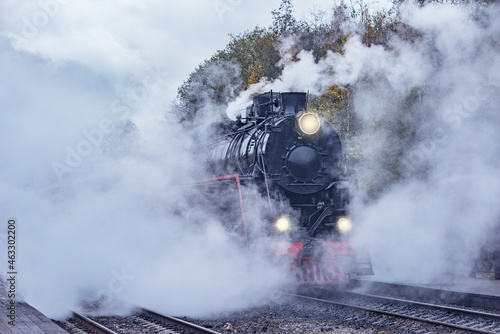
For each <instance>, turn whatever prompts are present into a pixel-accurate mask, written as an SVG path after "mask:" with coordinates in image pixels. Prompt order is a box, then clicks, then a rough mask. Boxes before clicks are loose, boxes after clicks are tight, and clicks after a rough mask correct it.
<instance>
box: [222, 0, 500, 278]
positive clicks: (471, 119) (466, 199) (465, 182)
mask: <svg viewBox="0 0 500 334" xmlns="http://www.w3.org/2000/svg"><path fill="white" fill-rule="evenodd" d="M400 10H401V13H400V20H401V22H400V23H399V27H401V29H403V30H402V31H400V33H401V32H402V33H401V34H399V35H398V34H394V36H392V37H391V38H390V39H389V41H388V45H387V47H384V46H380V45H372V46H371V47H367V46H366V45H364V44H363V43H362V42H361V36H360V35H359V34H358V33H356V32H355V31H354V32H351V33H352V35H351V36H350V38H349V39H348V41H347V42H346V44H345V46H344V53H343V54H339V53H331V52H329V53H328V54H327V56H326V57H324V58H322V59H321V60H320V61H319V62H318V63H314V58H313V57H312V54H311V53H310V52H306V51H301V52H300V53H299V54H298V56H297V58H298V59H299V61H298V62H293V61H287V58H286V57H283V59H284V62H285V64H284V65H285V66H284V70H283V75H282V77H280V79H278V80H276V81H274V82H267V81H265V80H263V81H261V82H260V83H258V84H255V85H253V86H251V87H250V89H249V90H248V91H246V92H244V93H242V94H241V96H240V98H241V99H240V100H241V101H243V100H245V99H248V97H249V96H251V94H253V93H254V92H262V91H267V90H269V89H273V90H281V91H287V90H302V91H307V90H309V91H311V92H312V93H313V94H318V93H322V92H323V91H324V90H325V89H326V88H327V87H329V86H330V85H332V84H336V85H339V86H343V85H351V87H354V94H355V95H354V98H353V102H354V112H355V113H356V115H357V117H358V119H359V120H360V121H361V123H362V129H361V134H360V135H359V136H358V137H355V138H354V139H353V140H355V141H356V143H357V144H359V143H361V146H362V156H363V160H362V163H360V164H358V165H356V166H355V177H356V178H357V184H358V185H359V188H358V189H355V190H354V194H353V195H354V200H353V203H352V208H351V212H352V214H353V215H354V218H355V221H356V222H357V231H356V233H355V236H354V242H355V243H356V244H357V245H358V246H360V247H362V248H367V249H369V250H370V252H371V257H372V260H373V263H374V266H375V271H376V275H378V277H381V278H382V277H389V278H392V279H407V280H409V279H416V280H426V281H428V280H432V279H435V278H438V277H442V275H443V274H447V273H454V274H456V273H462V274H463V273H467V272H468V271H469V270H471V268H472V267H473V266H474V261H475V259H476V257H477V256H478V254H479V251H480V249H481V247H489V246H492V247H493V246H495V244H496V242H498V241H495V239H494V238H495V237H494V236H495V233H498V230H499V225H500V208H499V206H498V198H499V195H500V187H499V186H500V178H499V177H498V176H499V175H500V167H499V166H500V144H499V143H500V113H499V108H500V75H499V74H498V73H500V44H499V39H498V36H500V23H499V21H498V20H497V19H496V18H497V17H498V14H500V10H499V8H498V7H495V6H489V7H487V8H482V7H481V6H457V5H450V4H428V5H426V6H424V7H417V6H414V5H408V6H402V7H401V8H400ZM398 36H403V37H404V38H401V37H398ZM286 44H287V43H284V45H286ZM241 101H237V103H235V104H234V105H230V107H229V108H228V115H229V116H230V117H235V116H236V115H237V114H238V112H241V111H238V110H237V108H235V107H234V106H237V104H238V103H241ZM346 144H347V145H346V146H347V147H349V142H346ZM353 144H354V143H353ZM496 238H498V236H496ZM497 240H498V239H497Z"/></svg>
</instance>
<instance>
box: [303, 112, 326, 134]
mask: <svg viewBox="0 0 500 334" xmlns="http://www.w3.org/2000/svg"><path fill="white" fill-rule="evenodd" d="M298 123H299V128H300V131H302V132H303V133H305V134H306V135H313V134H315V133H316V132H318V130H319V128H320V125H321V122H320V120H319V117H318V115H316V114H311V113H305V114H303V115H302V116H300V118H299V122H298Z"/></svg>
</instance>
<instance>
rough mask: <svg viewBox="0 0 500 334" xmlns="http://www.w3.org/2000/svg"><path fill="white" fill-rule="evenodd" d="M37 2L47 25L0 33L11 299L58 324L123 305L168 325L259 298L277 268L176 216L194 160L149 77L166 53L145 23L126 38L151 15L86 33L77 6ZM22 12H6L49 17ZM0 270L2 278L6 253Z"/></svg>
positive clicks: (212, 222) (164, 91) (136, 11)
mask: <svg viewBox="0 0 500 334" xmlns="http://www.w3.org/2000/svg"><path fill="white" fill-rule="evenodd" d="M47 3H52V6H53V7H51V8H52V9H51V10H52V11H54V16H53V17H52V16H50V17H48V18H49V20H48V21H47V22H46V23H45V24H42V23H43V22H42V21H37V22H38V23H37V24H38V25H39V26H38V30H37V31H36V32H35V31H31V33H32V34H28V31H25V34H24V36H23V30H22V29H23V21H22V20H21V19H19V17H16V16H15V15H14V16H11V17H10V18H9V20H5V21H2V22H0V23H1V24H0V34H1V36H2V37H0V73H1V77H0V110H2V111H1V113H2V118H3V121H2V122H1V125H0V133H1V140H0V159H1V161H2V162H3V163H2V164H1V166H0V212H2V216H1V219H2V221H3V222H4V224H3V225H2V226H5V229H3V230H1V231H0V240H1V245H2V246H4V245H5V241H6V231H7V230H6V226H7V225H6V222H7V219H8V218H11V217H13V218H15V219H16V221H17V224H18V235H17V259H18V261H17V264H18V267H17V268H16V269H17V271H18V273H19V276H18V285H17V293H18V294H17V298H18V300H25V301H27V302H28V303H30V304H31V305H33V306H34V307H37V308H38V309H40V311H42V312H43V313H45V314H47V315H48V316H51V317H55V318H62V317H64V316H66V315H68V313H67V312H68V310H70V309H72V310H75V309H78V308H79V307H81V306H82V305H81V303H82V301H84V302H86V303H89V302H91V301H93V299H92V297H96V296H97V297H100V301H101V305H102V306H103V308H101V311H102V312H111V311H114V309H113V308H112V307H114V306H116V304H117V303H120V302H125V303H129V304H131V305H137V304H140V305H143V306H146V307H151V308H154V309H156V310H158V311H162V312H165V313H170V314H181V315H202V314H209V313H212V312H217V311H221V310H230V309H234V308H239V307H243V306H244V305H248V304H252V303H257V302H258V301H259V300H262V299H264V298H266V296H267V295H268V293H269V291H270V289H272V288H274V287H276V286H277V285H279V284H281V283H282V280H281V278H282V277H281V270H280V268H275V267H273V266H271V265H270V264H269V263H267V262H266V261H265V260H262V258H263V256H261V255H262V254H263V250H262V249H261V248H259V247H260V245H256V246H255V247H256V249H253V250H249V251H247V250H246V249H244V248H243V247H242V245H241V244H239V243H238V241H237V240H235V239H234V238H232V237H231V235H230V234H228V233H227V232H226V231H225V230H224V229H223V228H221V226H220V221H219V220H218V219H217V217H211V216H210V215H207V214H206V213H205V212H203V211H201V210H200V208H197V207H193V206H190V205H188V201H187V200H188V199H189V192H190V191H192V188H190V186H186V184H192V182H193V181H194V179H195V176H196V177H197V176H199V172H200V168H201V167H200V158H201V155H202V154H203V153H204V152H203V150H204V149H206V148H205V147H201V148H200V142H197V141H196V142H194V141H193V140H192V139H191V138H190V137H189V136H188V135H187V134H186V133H185V132H184V131H183V129H182V128H181V127H180V126H178V125H177V124H176V122H175V121H172V122H169V121H166V120H164V115H163V111H164V109H165V107H166V106H168V105H169V103H170V102H171V97H172V96H173V95H174V94H175V84H173V82H175V78H173V79H172V77H171V75H170V72H169V71H170V70H171V69H168V68H165V67H162V66H161V65H162V64H163V65H168V64H169V61H174V59H171V60H168V59H167V61H165V60H163V59H162V60H161V61H160V58H161V57H165V52H164V51H165V49H164V48H168V47H173V46H174V45H170V46H169V45H168V43H167V42H165V41H164V43H163V42H161V39H159V38H158V34H159V33H160V31H161V32H162V33H163V30H162V29H160V28H158V27H156V26H154V24H153V26H150V27H149V29H147V31H143V32H142V33H141V34H139V35H137V34H131V35H129V34H127V33H126V32H130V30H128V29H132V28H131V27H134V24H133V23H131V22H142V21H140V20H139V19H140V18H144V16H141V13H142V12H141V10H145V11H147V12H148V13H149V11H150V9H148V8H145V7H143V5H137V8H129V7H128V6H124V7H120V8H121V10H125V12H121V14H123V15H124V17H125V18H126V20H125V19H124V20H123V21H120V20H119V19H117V20H111V19H110V17H113V13H114V10H113V8H108V10H105V12H104V13H102V12H100V13H101V15H102V16H104V17H105V19H104V20H99V19H102V17H98V15H97V14H96V17H95V19H96V22H94V23H95V24H96V27H95V28H91V27H90V26H92V22H93V21H91V22H89V21H85V20H86V19H85V18H88V16H92V17H94V16H93V11H92V10H87V9H89V8H85V5H82V4H81V3H79V4H75V5H74V6H71V5H70V4H68V6H70V7H67V8H66V9H67V11H65V10H64V9H65V7H64V6H63V4H62V1H57V2H56V1H54V2H50V1H47ZM57 3H59V4H60V6H59V7H57V11H58V12H57V13H55V11H56V7H55V6H56V5H57ZM155 3H156V4H158V5H159V2H155ZM44 4H45V2H44ZM82 6H83V7H82ZM87 6H89V7H91V8H90V9H92V8H95V6H98V5H97V3H96V2H92V3H90V2H89V4H87ZM159 6H160V7H162V6H164V5H159ZM24 7H25V6H23V7H22V8H19V9H16V10H14V11H13V12H12V13H19V12H20V13H21V14H20V15H21V18H22V17H23V15H24V16H25V17H27V18H28V19H29V20H31V19H32V16H33V15H35V14H36V15H42V14H43V13H45V15H48V14H47V12H46V11H43V10H42V9H41V8H39V5H38V3H37V4H35V5H33V6H32V7H30V8H24ZM28 7H29V6H28ZM127 8H128V9H130V11H127ZM162 8H163V7H162ZM209 9H211V7H209ZM18 10H19V11H18ZM78 10H82V11H84V12H82V15H83V16H82V17H80V18H81V19H78V15H76V14H77V12H78ZM166 11H167V12H169V11H168V8H167V9H166ZM97 12H99V11H97ZM27 13H31V14H32V15H31V14H30V15H31V16H30V15H28V14H27ZM37 13H42V14H37ZM214 16H215V17H214V18H213V19H215V20H218V18H217V16H216V13H215V12H214ZM13 17H14V18H13ZM146 17H147V15H146ZM17 19H19V20H17ZM11 21H12V22H11ZM125 21H127V29H125V31H126V32H125V33H123V34H124V36H125V35H126V36H127V38H128V39H121V38H120V36H121V35H120V34H121V33H122V32H121V29H122V28H123V27H122V24H125V23H124V22H125ZM145 21H148V20H145ZM106 22H110V25H111V26H108V28H109V30H106V29H107V28H106V24H105V23H106ZM154 22H163V21H162V20H161V18H160V17H156V20H154ZM215 22H218V21H215ZM80 28H81V29H80ZM26 29H29V28H26ZM134 29H135V28H134ZM202 30H203V29H202ZM134 31H135V30H134ZM14 33H15V35H14ZM162 36H163V35H162ZM146 37H147V38H146ZM20 38H25V39H27V40H26V41H24V42H25V43H24V44H23V43H22V42H23V41H22V40H20ZM65 42H68V43H67V44H66V43H65ZM158 45H162V46H163V48H158V47H156V46H158ZM176 55H177V56H179V55H180V53H179V52H177V53H176ZM183 56H185V55H183ZM198 56H199V55H198ZM199 62H200V59H199V58H198V59H197V60H196V63H199ZM192 67H194V64H192V66H191V68H192ZM173 70H174V71H175V70H176V69H173ZM185 74H186V73H183V74H182V75H185ZM197 139H199V138H197ZM195 149H196V150H195ZM181 209H182V210H181ZM256 210H258V207H257V208H256ZM251 214H252V213H249V215H251ZM253 214H255V213H253ZM3 249H4V250H5V249H6V248H3ZM0 260H1V261H0V274H1V276H2V277H5V273H6V271H7V259H6V251H2V252H1V256H0ZM86 306H88V304H86Z"/></svg>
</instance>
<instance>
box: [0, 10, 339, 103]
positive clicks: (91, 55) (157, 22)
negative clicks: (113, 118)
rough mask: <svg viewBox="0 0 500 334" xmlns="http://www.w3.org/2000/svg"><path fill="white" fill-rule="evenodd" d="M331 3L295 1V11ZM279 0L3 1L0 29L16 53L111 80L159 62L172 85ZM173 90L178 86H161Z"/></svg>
mask: <svg viewBox="0 0 500 334" xmlns="http://www.w3.org/2000/svg"><path fill="white" fill-rule="evenodd" d="M334 3H335V1H331V0H312V1H305V0H295V1H294V7H295V15H296V17H298V18H302V17H305V16H307V15H308V14H309V12H310V10H311V9H328V8H330V7H331V6H332V5H333V4H334ZM279 4H280V0H271V1H264V0H254V1H247V0H188V1H174V0H167V1H164V0H145V1H141V2H138V1H123V0H120V1H118V0H109V1H96V0H90V1H81V0H42V1H14V0H8V1H3V4H2V5H1V7H3V8H1V11H0V15H1V18H0V35H1V36H3V37H6V38H7V39H8V40H9V41H10V43H12V45H13V47H14V49H15V50H16V51H28V52H29V53H32V54H35V55H37V56H40V57H41V58H43V59H45V60H47V61H52V62H55V63H56V64H58V63H71V62H74V63H76V64H79V65H82V66H84V67H87V68H88V69H89V70H91V71H95V72H96V73H98V74H101V75H103V76H104V77H105V78H107V79H108V80H112V81H114V84H117V85H120V84H121V83H123V82H121V81H122V80H124V79H125V78H127V80H133V78H135V79H136V80H137V78H141V77H142V76H143V75H144V74H143V73H144V71H145V68H147V67H155V66H161V67H162V68H163V69H164V70H166V71H167V72H168V74H169V80H168V81H169V83H171V86H170V88H175V87H177V86H178V85H179V84H180V83H182V81H183V80H184V79H185V78H186V77H187V75H188V74H189V73H190V72H191V71H192V70H193V69H194V68H195V67H196V66H197V65H198V64H200V63H201V62H202V61H203V60H204V59H206V58H208V57H210V56H211V55H212V54H214V53H215V52H216V51H217V50H218V49H222V48H224V46H225V45H226V44H227V42H228V41H229V37H228V34H230V33H231V34H239V33H242V32H244V31H245V30H248V29H253V28H254V27H255V26H256V25H259V26H263V27H265V26H268V25H269V24H270V23H271V20H272V16H271V11H272V10H273V9H277V8H278V7H279ZM165 94H168V95H169V96H171V97H174V96H175V89H169V90H168V91H166V92H165Z"/></svg>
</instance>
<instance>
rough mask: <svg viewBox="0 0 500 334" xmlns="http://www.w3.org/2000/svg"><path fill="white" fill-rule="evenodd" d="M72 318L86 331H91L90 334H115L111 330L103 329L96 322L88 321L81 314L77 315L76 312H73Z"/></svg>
mask: <svg viewBox="0 0 500 334" xmlns="http://www.w3.org/2000/svg"><path fill="white" fill-rule="evenodd" d="M73 318H75V320H77V321H78V322H79V323H80V324H81V325H82V326H84V327H85V328H86V329H87V330H89V331H91V332H92V333H97V334H117V333H116V332H114V331H112V330H111V329H109V328H107V327H104V326H103V325H101V324H100V323H98V322H95V321H94V320H92V319H89V318H87V317H85V316H83V315H81V314H78V313H76V312H73Z"/></svg>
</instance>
